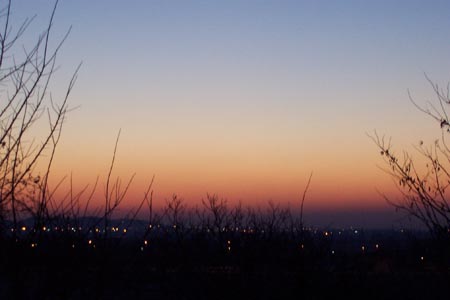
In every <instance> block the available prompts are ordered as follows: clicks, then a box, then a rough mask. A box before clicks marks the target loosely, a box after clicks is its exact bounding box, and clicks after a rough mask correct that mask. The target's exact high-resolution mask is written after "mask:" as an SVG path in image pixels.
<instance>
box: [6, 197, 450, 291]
mask: <svg viewBox="0 0 450 300" xmlns="http://www.w3.org/2000/svg"><path fill="white" fill-rule="evenodd" d="M147 204H151V201H147ZM147 208H148V218H147V220H141V219H140V220H138V219H133V218H131V217H132V216H135V215H136V212H137V211H134V212H132V213H130V215H131V217H128V218H123V219H114V218H112V213H111V214H108V215H107V217H108V221H107V222H105V219H104V218H105V216H95V217H83V215H80V216H78V215H77V214H75V215H74V214H69V213H67V214H66V215H48V216H49V218H48V219H45V220H39V222H36V220H35V219H33V218H28V219H23V220H21V221H19V222H17V224H16V225H17V229H16V228H14V227H13V226H14V223H13V222H11V221H7V222H6V221H5V222H4V223H3V229H4V230H3V231H2V235H1V245H2V247H1V248H0V253H1V254H0V255H1V256H0V268H1V269H2V273H1V275H0V297H2V299H3V298H4V299H124V298H129V299H226V298H230V297H232V298H238V299H243V298H250V299H294V298H298V297H301V296H304V297H307V298H313V299H316V298H329V297H333V296H335V295H337V294H340V295H346V297H347V298H356V297H360V296H361V295H365V298H369V299H370V298H371V299H378V298H383V299H389V298H404V297H407V298H410V299H421V298H423V297H425V296H427V297H428V296H430V295H431V296H433V298H436V299H439V298H442V299H443V297H441V296H443V295H445V293H444V292H445V290H443V289H447V288H444V287H446V286H447V285H446V284H445V280H448V278H449V277H448V267H449V264H448V255H446V253H440V252H439V251H437V250H438V249H441V248H440V247H435V245H434V244H433V243H434V242H435V241H434V240H433V239H430V238H429V235H428V234H425V233H420V232H410V231H407V230H402V231H368V230H362V229H355V228H353V229H330V228H328V229H318V228H309V227H306V226H305V225H304V224H302V221H301V220H300V216H299V214H295V213H293V212H292V211H291V210H290V209H289V208H287V207H281V206H280V205H277V204H274V203H273V202H269V203H268V205H267V206H266V207H265V208H263V209H252V208H244V207H243V206H242V205H237V206H233V207H229V206H228V205H227V202H226V201H225V200H223V199H220V198H219V197H218V196H217V195H207V197H206V199H205V200H204V201H203V202H202V204H201V205H200V206H197V207H188V206H187V205H186V203H185V202H184V201H183V200H182V199H181V198H179V197H177V196H176V195H174V196H173V197H172V198H171V199H170V200H168V201H167V202H166V205H165V207H164V208H163V209H161V210H159V211H158V212H153V211H152V207H151V205H147ZM105 224H107V225H105ZM7 228H9V229H7ZM430 287H434V288H433V289H430ZM431 296H430V297H431Z"/></svg>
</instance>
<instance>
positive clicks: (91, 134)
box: [13, 0, 450, 223]
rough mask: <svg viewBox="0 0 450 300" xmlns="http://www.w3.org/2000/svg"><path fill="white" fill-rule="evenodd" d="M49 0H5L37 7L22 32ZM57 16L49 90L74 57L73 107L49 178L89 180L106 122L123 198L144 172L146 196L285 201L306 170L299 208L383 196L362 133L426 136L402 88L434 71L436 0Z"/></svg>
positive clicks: (409, 141)
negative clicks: (56, 51) (126, 185)
mask: <svg viewBox="0 0 450 300" xmlns="http://www.w3.org/2000/svg"><path fill="white" fill-rule="evenodd" d="M51 6H52V1H45V0H38V1H24V0H19V1H14V4H13V12H14V16H15V17H16V18H17V19H21V18H23V17H25V16H30V15H33V14H37V15H38V16H37V19H36V20H35V22H34V23H33V24H34V26H33V28H31V29H30V32H29V34H30V36H32V35H33V32H36V30H40V29H41V28H42V25H43V24H44V23H45V21H46V20H47V18H48V15H49V13H50V11H51ZM70 25H72V26H73V29H72V32H71V34H70V37H69V39H68V40H67V42H66V43H65V45H64V48H63V50H62V52H61V55H60V58H59V65H60V70H59V71H58V73H57V76H56V77H55V80H54V81H53V87H52V90H53V92H54V94H55V95H58V94H61V93H62V92H63V87H65V86H66V85H67V83H68V80H69V78H70V74H71V72H73V70H74V69H75V67H76V66H77V65H78V63H79V62H80V61H83V66H82V69H81V71H80V74H79V79H78V82H77V84H76V87H75V89H74V91H73V94H72V97H71V99H70V101H71V105H72V106H73V107H75V106H80V107H79V108H78V109H77V110H75V111H73V112H72V113H70V115H69V118H68V120H67V122H66V124H65V128H64V133H63V138H62V141H61V144H60V147H59V153H58V155H57V160H56V165H55V168H54V173H53V176H54V177H55V178H60V177H62V176H63V175H64V174H70V172H72V173H73V176H74V181H75V182H76V184H78V185H79V186H82V185H84V184H87V183H89V182H92V181H94V180H95V178H96V176H97V175H99V176H101V177H102V178H103V177H104V176H105V175H106V173H107V170H108V165H109V161H110V159H111V155H112V150H113V148H114V141H115V137H116V135H117V132H118V130H119V129H122V136H121V140H120V145H119V151H118V157H117V159H118V161H117V165H116V166H117V168H116V170H115V171H116V172H115V175H116V176H121V177H123V178H124V179H126V178H127V177H129V176H130V175H131V174H133V173H135V172H136V173H137V177H136V180H135V182H134V185H133V188H132V191H131V192H130V197H129V198H130V199H129V201H130V202H129V203H133V201H137V200H135V199H137V198H140V197H141V196H142V194H143V192H144V189H145V188H144V186H145V185H146V183H147V182H148V181H149V180H150V179H151V177H152V175H153V174H155V175H156V180H155V186H154V190H155V196H156V198H155V199H156V201H159V202H160V203H163V202H164V199H165V198H167V197H169V196H170V195H171V194H172V193H174V192H176V193H178V194H179V195H180V196H182V197H184V198H185V199H186V200H187V201H189V202H192V203H198V201H199V199H201V197H204V195H205V194H206V192H209V193H218V194H219V195H220V196H222V197H225V198H227V199H228V200H229V201H230V202H231V203H235V202H236V201H238V200H242V201H243V203H244V204H252V205H264V204H265V203H266V202H267V201H268V200H274V201H280V202H282V203H288V202H289V203H291V204H296V203H298V199H299V198H300V196H301V194H302V192H303V189H304V186H305V184H306V182H307V179H308V176H309V173H310V172H311V171H313V172H314V175H313V180H312V184H311V187H310V191H309V195H308V200H307V203H306V204H305V209H307V210H309V211H310V212H313V211H316V212H317V211H328V213H331V214H332V213H333V212H340V211H345V210H351V211H352V212H353V216H354V215H355V212H356V215H358V212H368V211H371V210H373V211H375V210H376V211H380V210H384V209H386V210H391V208H390V207H388V206H387V204H386V203H385V202H384V200H383V199H382V198H381V197H380V195H379V194H378V193H377V191H376V189H378V190H380V191H383V192H386V193H390V192H391V191H392V189H393V185H392V181H391V180H390V179H389V177H388V176H387V175H386V174H385V173H383V171H381V170H380V169H379V168H378V167H377V165H382V160H381V157H380V155H379V152H378V151H377V148H376V146H375V145H374V144H373V143H372V142H371V140H370V139H369V138H368V137H367V135H366V133H371V132H373V130H375V129H376V130H377V131H378V132H379V133H380V134H386V135H387V136H391V137H392V139H393V143H394V146H395V148H396V149H397V150H398V151H400V150H401V149H411V147H412V145H414V144H417V143H418V141H419V140H424V141H426V142H432V141H433V140H434V139H435V138H436V137H438V136H439V134H440V132H439V129H438V128H437V126H436V124H434V123H433V122H432V121H431V120H429V119H428V118H427V117H426V116H424V115H423V114H421V113H420V112H418V111H417V110H416V109H415V108H414V107H413V105H412V104H411V103H410V102H409V100H408V95H407V89H410V91H411V93H412V95H413V96H414V97H416V98H417V99H418V101H419V102H420V101H425V100H428V99H430V98H432V96H433V94H432V91H431V88H430V86H429V85H428V83H427V82H426V79H425V77H424V73H426V74H427V75H428V76H429V77H430V78H431V79H432V80H434V81H436V82H438V83H440V84H443V85H445V84H446V83H447V81H448V80H450V73H449V70H450V60H449V56H450V38H449V34H450V2H449V1H279V0H278V1H244V0H239V1H232V0H227V1H212V0H207V1H206V0H205V1H162V0H161V1H112V0H108V1H106V0H98V1H87V0H77V1H68V0H66V1H61V2H60V5H59V8H58V11H57V16H56V19H55V31H54V37H55V40H57V38H58V37H59V36H61V35H62V34H63V32H64V30H66V29H67V28H68V27H69V26H70ZM55 180H56V179H55ZM100 188H101V189H103V184H100ZM359 215H360V216H361V214H359ZM380 216H381V214H380ZM380 218H381V217H380ZM333 221H334V220H330V222H329V223H332V222H333ZM378 221H379V222H385V221H384V220H383V219H378ZM356 222H358V220H357V221H356Z"/></svg>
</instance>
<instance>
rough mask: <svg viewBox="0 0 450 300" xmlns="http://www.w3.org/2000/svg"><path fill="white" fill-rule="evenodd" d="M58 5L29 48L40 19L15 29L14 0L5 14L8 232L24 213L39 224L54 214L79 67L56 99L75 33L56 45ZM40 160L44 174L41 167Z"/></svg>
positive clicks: (1, 59)
mask: <svg viewBox="0 0 450 300" xmlns="http://www.w3.org/2000/svg"><path fill="white" fill-rule="evenodd" d="M57 5H58V1H56V2H55V5H54V7H53V10H52V12H51V16H50V19H49V22H48V24H47V27H46V28H45V29H44V30H43V31H42V33H41V34H40V35H39V36H38V37H37V39H36V41H35V43H34V44H33V45H32V46H31V47H28V48H26V47H25V46H23V45H22V37H23V36H24V33H25V32H26V30H27V29H28V28H29V27H30V26H31V24H32V22H33V19H34V18H29V19H25V20H24V21H23V22H22V23H21V25H20V26H19V27H18V28H13V25H12V23H13V22H12V20H11V15H12V9H13V5H12V1H11V0H10V1H7V3H6V4H5V6H4V7H3V8H2V10H1V12H0V22H1V29H0V86H1V91H0V97H1V104H0V105H1V107H0V220H1V221H2V222H1V223H0V224H1V230H2V231H4V230H5V224H6V223H5V222H6V221H12V224H13V225H12V226H13V227H12V230H13V232H14V234H15V232H16V231H17V226H18V220H19V219H20V218H21V217H25V216H31V217H33V218H34V220H35V226H36V227H37V228H39V227H40V226H41V225H42V224H43V219H44V218H46V217H47V216H48V209H49V206H50V205H51V204H50V203H49V202H50V201H52V200H51V199H52V196H53V194H52V192H51V191H50V190H49V186H48V180H49V175H50V171H51V166H52V163H53V159H54V155H55V151H56V147H57V145H58V142H59V140H60V137H61V131H62V127H63V124H64V121H65V117H66V114H67V112H68V111H69V106H68V98H69V95H70V93H71V91H72V88H73V86H74V84H75V81H76V78H77V73H78V69H79V66H78V68H77V69H76V70H75V72H74V74H73V76H72V79H71V80H70V82H69V84H68V87H67V89H66V92H65V95H64V96H63V98H62V99H61V100H59V101H56V100H55V99H53V97H52V95H51V93H50V91H49V85H50V82H51V80H52V78H53V75H54V72H55V68H56V58H57V56H58V53H59V52H60V50H61V47H62V45H63V43H64V41H65V40H66V38H67V36H68V35H69V33H70V28H69V29H68V30H67V32H66V34H65V35H64V36H63V38H62V39H61V40H60V41H59V42H58V43H57V44H56V46H55V47H51V45H50V44H51V39H50V37H51V33H52V28H53V21H54V16H55V12H56V8H57ZM22 47H24V48H22ZM20 51H21V52H20ZM45 118H46V119H47V121H48V129H47V131H42V130H41V131H40V134H39V135H36V130H35V128H36V126H38V122H39V121H43V120H45ZM38 163H40V169H41V170H43V171H40V172H41V173H37V170H36V166H37V164H38ZM43 164H46V167H42V165H43Z"/></svg>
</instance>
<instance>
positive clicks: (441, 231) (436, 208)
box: [369, 75, 450, 242]
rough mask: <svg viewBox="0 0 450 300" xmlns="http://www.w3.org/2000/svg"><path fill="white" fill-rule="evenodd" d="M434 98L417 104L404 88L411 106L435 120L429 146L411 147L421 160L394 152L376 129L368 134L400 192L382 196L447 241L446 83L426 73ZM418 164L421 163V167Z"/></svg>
mask: <svg viewBox="0 0 450 300" xmlns="http://www.w3.org/2000/svg"><path fill="white" fill-rule="evenodd" d="M425 77H426V80H427V81H428V83H429V84H430V86H431V88H432V90H433V92H434V94H435V96H436V97H435V98H436V99H435V101H434V102H432V101H428V102H426V103H425V105H420V104H418V102H417V101H415V100H414V99H413V97H412V96H411V94H410V93H409V91H408V95H409V99H410V101H411V102H412V103H413V105H414V106H415V107H416V108H417V109H418V110H419V111H421V112H423V113H424V114H426V115H428V116H430V117H431V118H432V119H434V120H435V121H437V124H438V126H439V129H440V130H441V138H440V139H438V140H436V141H435V142H434V144H432V145H428V146H427V145H425V144H424V142H423V141H419V143H418V145H417V146H416V147H415V150H416V151H417V153H418V154H419V157H421V158H422V160H417V159H416V160H415V159H414V158H413V155H412V154H411V153H409V152H407V151H403V152H402V154H397V153H395V152H394V150H393V149H392V145H391V140H390V139H386V138H385V137H384V136H379V135H378V134H377V132H375V133H374V134H372V135H369V137H370V138H371V139H372V140H373V142H374V143H375V144H376V145H377V147H378V148H379V150H380V154H381V156H382V157H383V159H384V161H385V164H386V165H387V168H386V169H385V171H386V172H387V173H388V174H389V175H390V176H391V177H392V178H393V179H394V181H395V183H396V184H397V187H398V190H399V191H400V192H401V195H402V197H401V199H400V200H393V199H391V198H389V197H387V196H386V195H383V197H384V198H385V199H386V201H387V202H388V203H389V204H391V205H392V206H394V207H395V208H396V209H397V210H400V211H405V212H406V213H407V214H408V215H410V216H412V217H414V218H415V219H417V220H419V221H420V222H421V223H422V224H424V225H425V226H426V228H427V229H428V230H429V232H430V233H431V234H432V236H433V237H434V238H436V239H438V240H441V241H442V240H445V241H447V242H448V241H449V240H450V202H449V193H448V192H449V190H448V187H449V185H450V149H449V145H448V142H447V140H446V138H447V135H448V134H450V123H449V117H448V112H447V110H448V108H449V107H450V94H449V85H447V87H446V88H445V89H442V88H440V87H439V86H438V84H436V83H434V82H432V81H431V80H430V79H429V78H428V77H427V76H426V75H425ZM422 164H423V165H424V166H422Z"/></svg>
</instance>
